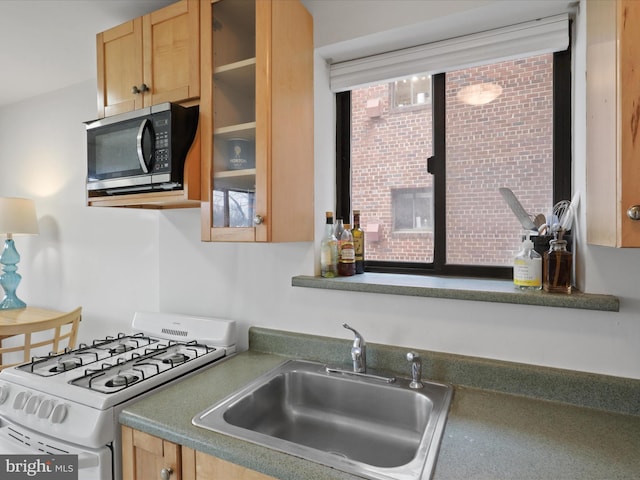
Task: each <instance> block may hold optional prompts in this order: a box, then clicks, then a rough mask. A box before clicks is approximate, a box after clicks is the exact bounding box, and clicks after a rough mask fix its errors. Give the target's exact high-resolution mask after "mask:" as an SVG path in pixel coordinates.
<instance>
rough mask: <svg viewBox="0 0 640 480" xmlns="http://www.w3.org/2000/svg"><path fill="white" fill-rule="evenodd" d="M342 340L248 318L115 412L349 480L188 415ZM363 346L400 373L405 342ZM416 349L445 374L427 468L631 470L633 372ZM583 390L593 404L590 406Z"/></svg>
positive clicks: (490, 473)
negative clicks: (182, 369) (233, 346)
mask: <svg viewBox="0 0 640 480" xmlns="http://www.w3.org/2000/svg"><path fill="white" fill-rule="evenodd" d="M349 345H350V342H348V341H347V342H345V341H344V340H338V339H328V338H325V337H316V336H307V335H300V334H292V333H289V332H278V331H274V330H266V329H252V330H251V332H250V350H249V351H248V352H244V353H241V354H239V355H236V356H233V357H230V358H228V359H226V360H224V361H222V362H219V363H216V364H215V366H213V367H211V368H207V369H205V370H203V371H202V372H200V373H198V374H196V375H193V376H191V377H189V378H186V379H185V380H183V381H181V382H179V383H176V384H173V385H171V386H169V387H168V388H166V389H163V390H161V391H159V392H158V393H156V394H154V395H151V396H149V397H147V398H144V399H142V400H140V401H139V402H136V403H134V404H132V405H130V406H128V407H127V408H126V409H125V410H124V411H123V412H122V413H121V415H120V421H121V423H123V424H125V425H128V426H130V427H133V428H136V429H139V430H142V431H145V432H147V433H150V434H152V435H156V436H159V437H162V438H165V439H167V440H170V441H172V442H176V443H179V444H181V445H186V446H188V447H191V448H194V449H196V450H199V451H202V452H204V453H207V454H211V455H214V456H217V457H219V458H222V459H224V460H227V461H230V462H233V463H237V464H239V465H242V466H245V467H248V468H251V469H254V470H257V471H260V472H263V473H265V474H267V475H271V476H274V477H276V478H280V479H283V480H316V479H317V480H321V479H322V480H325V479H326V480H333V479H335V480H355V479H356V478H358V477H355V476H353V475H350V474H347V473H343V472H340V471H337V470H334V469H332V468H327V467H323V466H321V465H317V464H315V463H313V462H308V461H305V460H302V459H299V458H296V457H293V456H290V455H286V454H283V453H279V452H276V451H274V450H270V449H267V448H264V447H260V446H258V445H253V444H250V443H247V442H244V441H241V440H236V439H233V438H231V437H227V436H225V435H221V434H217V433H214V432H210V431H208V430H205V429H202V428H198V427H195V426H193V425H192V424H191V419H192V417H193V416H194V415H196V414H197V413H199V412H201V411H202V410H204V409H206V408H207V407H209V406H210V405H212V404H214V403H216V402H217V401H218V400H220V399H222V398H224V397H225V396H227V395H228V394H230V393H232V392H234V391H235V390H237V389H238V388H240V387H242V386H244V385H246V384H247V383H249V382H250V381H251V380H253V379H255V378H256V377H258V376H260V375H261V374H263V373H265V372H267V371H269V370H270V369H272V368H273V367H275V366H276V365H278V364H280V363H281V362H283V361H284V360H285V359H286V358H291V357H295V358H307V359H310V360H318V361H325V362H329V360H330V359H332V358H344V357H345V354H346V356H347V358H348V351H349V350H348V347H349ZM345 348H346V350H345ZM368 349H369V350H368V352H367V355H368V359H369V361H370V365H371V364H373V365H376V364H378V363H380V364H385V365H386V366H388V367H389V368H388V369H387V370H388V371H390V372H393V373H395V374H398V373H396V370H398V369H401V373H400V374H401V375H402V376H406V375H404V373H405V372H404V370H406V364H405V362H404V360H402V361H400V360H398V361H397V364H396V363H394V362H395V361H396V359H402V358H403V355H402V354H403V353H404V352H405V351H406V349H399V348H397V347H389V346H382V345H375V344H369V346H368ZM419 353H421V355H422V357H423V359H424V360H423V361H424V369H423V372H424V377H425V378H433V379H434V380H438V381H447V382H449V383H453V384H454V385H455V393H454V398H453V402H452V405H451V409H450V412H449V418H448V421H447V426H446V428H445V431H444V435H443V439H442V444H441V448H440V455H439V458H438V461H437V464H436V469H435V473H434V476H433V478H434V479H435V480H457V479H465V480H466V479H487V480H489V479H490V480H500V479H508V480H514V479H532V480H534V479H535V480H542V479H554V480H556V479H580V480H588V479H596V480H604V479H607V480H608V479H634V478H639V475H640V474H639V472H640V455H638V452H639V451H640V415H639V413H640V409H639V404H640V398H639V397H640V388H638V387H639V385H640V381H637V380H630V379H619V378H616V377H605V376H597V375H591V374H581V373H578V372H568V371H562V370H557V369H547V368H536V367H531V366H526V365H518V364H510V363H505V362H496V361H489V360H483V359H474V358H469V357H461V356H452V355H443V354H437V353H433V352H419ZM330 363H336V362H330ZM519 375H521V376H520V379H521V380H522V382H521V383H519V382H518V381H517V380H518V376H519ZM500 378H503V379H504V380H505V382H504V385H503V384H501V383H500V382H499V379H500ZM452 379H453V380H455V381H452ZM509 389H515V390H516V391H515V392H510V391H508V390H509ZM498 390H503V391H498ZM590 393H591V394H592V395H590ZM591 396H593V397H594V398H595V403H596V405H597V407H598V408H593V406H592V404H593V403H594V402H593V401H590V397H591ZM585 400H586V404H587V405H589V406H585Z"/></svg>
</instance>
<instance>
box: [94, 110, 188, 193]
mask: <svg viewBox="0 0 640 480" xmlns="http://www.w3.org/2000/svg"><path fill="white" fill-rule="evenodd" d="M86 126H87V191H88V192H89V195H90V196H95V195H117V194H124V193H133V192H136V193H137V192H148V191H156V190H177V189H182V188H183V182H184V163H185V160H186V157H187V153H188V152H189V148H190V147H191V144H192V143H193V139H194V137H195V134H196V130H197V128H198V107H197V106H193V107H183V106H181V105H176V104H173V103H163V104H160V105H155V106H153V107H148V108H142V109H140V110H135V111H133V112H127V113H123V114H120V115H114V116H112V117H107V118H103V119H100V120H96V121H93V122H87V123H86Z"/></svg>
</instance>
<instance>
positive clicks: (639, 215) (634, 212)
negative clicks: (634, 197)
mask: <svg viewBox="0 0 640 480" xmlns="http://www.w3.org/2000/svg"><path fill="white" fill-rule="evenodd" d="M627 217H629V218H630V219H631V220H640V205H633V206H632V207H629V210H627Z"/></svg>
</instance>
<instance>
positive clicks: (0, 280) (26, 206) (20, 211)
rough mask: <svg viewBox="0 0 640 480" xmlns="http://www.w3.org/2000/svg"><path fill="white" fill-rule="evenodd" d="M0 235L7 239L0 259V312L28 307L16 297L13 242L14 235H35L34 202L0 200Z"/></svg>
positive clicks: (9, 198) (26, 200)
mask: <svg viewBox="0 0 640 480" xmlns="http://www.w3.org/2000/svg"><path fill="white" fill-rule="evenodd" d="M0 234H4V235H6V236H7V239H6V240H5V242H4V250H3V251H2V255H1V256H0V264H2V272H3V273H2V275H0V285H2V288H3V289H4V298H3V299H2V302H0V310H11V309H14V308H24V307H26V306H27V304H26V303H24V302H23V301H22V300H20V299H19V298H18V297H17V296H16V289H17V288H18V284H19V283H20V280H21V279H22V277H21V276H20V274H18V273H16V270H17V269H18V267H17V266H16V265H17V264H18V262H19V261H20V255H19V254H18V252H17V250H16V247H15V245H14V243H13V235H37V234H38V219H37V217H36V206H35V203H34V202H33V200H29V199H26V198H11V197H0Z"/></svg>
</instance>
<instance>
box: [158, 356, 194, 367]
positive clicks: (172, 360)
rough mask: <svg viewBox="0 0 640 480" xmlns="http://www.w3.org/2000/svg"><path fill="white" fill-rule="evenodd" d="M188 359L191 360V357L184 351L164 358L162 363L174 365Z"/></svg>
mask: <svg viewBox="0 0 640 480" xmlns="http://www.w3.org/2000/svg"><path fill="white" fill-rule="evenodd" d="M187 360H189V357H188V356H187V355H185V354H184V353H173V354H171V355H169V356H168V357H165V358H163V359H162V363H170V364H172V365H173V364H175V363H184V362H186V361H187Z"/></svg>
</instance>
